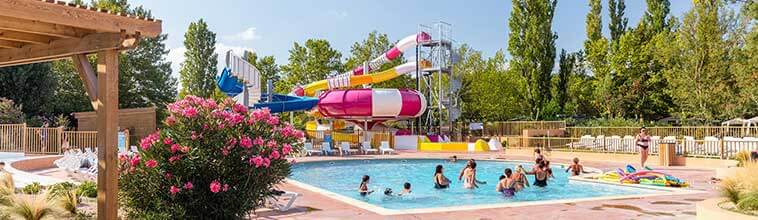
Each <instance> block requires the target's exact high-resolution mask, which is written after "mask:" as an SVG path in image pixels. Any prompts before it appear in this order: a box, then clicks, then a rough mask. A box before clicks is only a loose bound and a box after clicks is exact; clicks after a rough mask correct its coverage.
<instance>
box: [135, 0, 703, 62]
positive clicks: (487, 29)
mask: <svg viewBox="0 0 758 220" xmlns="http://www.w3.org/2000/svg"><path fill="white" fill-rule="evenodd" d="M602 2H603V4H604V5H603V14H604V17H603V25H604V27H603V31H604V32H605V34H606V35H608V34H609V33H608V28H607V25H608V20H609V18H608V15H607V13H608V7H607V5H606V4H607V1H605V0H603V1H602ZM671 2H672V3H671V14H672V15H675V16H677V17H681V16H682V14H684V12H686V11H687V10H689V9H690V8H691V7H692V1H690V0H671ZM130 3H131V4H132V6H137V5H143V6H144V7H146V8H147V9H150V10H152V13H153V15H154V16H155V17H156V18H158V19H161V20H163V33H166V34H168V40H167V41H166V44H167V48H169V49H170V50H171V51H170V53H169V55H168V57H167V59H168V60H169V61H171V62H172V69H173V74H175V76H178V72H179V66H180V63H181V62H182V61H183V60H184V58H183V53H184V51H185V49H184V46H183V44H182V41H183V40H184V33H185V32H186V30H187V27H188V26H189V24H190V23H191V22H194V21H197V20H199V19H204V20H205V21H206V22H207V23H208V25H209V28H210V30H211V31H213V32H215V33H216V41H217V45H216V51H217V52H218V53H219V59H221V60H220V61H219V66H221V65H222V63H223V57H224V56H223V55H222V54H223V53H224V52H226V51H227V50H230V49H231V50H234V51H235V53H237V54H239V55H241V53H242V51H243V50H251V51H254V52H256V53H257V54H258V55H259V56H268V55H273V56H274V57H275V58H276V61H277V63H278V64H286V63H287V59H288V57H289V50H290V49H291V48H292V45H293V43H294V42H301V43H302V42H304V41H305V40H307V39H310V38H320V39H326V40H328V41H329V42H330V43H331V46H332V47H333V48H336V49H337V50H339V51H340V52H342V58H343V60H344V59H346V58H347V57H348V56H349V54H350V46H351V45H352V44H353V43H355V42H358V41H362V40H364V39H365V38H366V37H367V36H368V33H369V32H371V31H374V30H376V31H378V32H380V33H385V34H387V35H388V36H389V37H390V39H391V40H393V41H396V40H399V39H401V38H403V37H406V36H408V35H411V34H414V33H416V32H417V31H418V26H419V24H430V23H433V22H437V21H444V22H447V23H450V24H451V25H452V35H453V39H454V40H455V41H456V43H457V44H463V43H465V44H468V45H470V46H471V47H472V48H474V49H476V50H479V51H482V52H483V53H484V55H485V56H486V57H488V56H492V55H494V54H495V53H496V52H497V51H498V50H506V49H507V46H508V18H509V17H510V13H511V1H509V0H476V1H472V0H469V1H466V0H435V1H420V0H383V1H367V0H353V1H349V0H343V1H338V0H319V1H308V0H302V1H294V0H278V1H273V0H270V1H264V0H217V1H207V0H206V1H199V0H183V1H179V0H132V1H130ZM626 5H627V6H626V16H627V17H628V18H629V26H634V25H636V24H637V23H638V21H639V20H640V18H641V17H642V15H643V13H644V11H645V9H646V5H645V1H643V0H627V1H626ZM588 11H589V6H588V3H587V1H585V0H559V1H558V6H557V9H556V14H555V17H554V20H553V31H555V32H557V34H558V39H557V40H556V47H557V50H558V51H560V49H562V48H563V49H566V50H567V51H577V50H580V49H581V48H582V47H583V42H584V40H585V38H586V36H585V35H586V34H585V17H586V14H587V12H588ZM410 53H413V51H410ZM220 70H221V69H219V71H220Z"/></svg>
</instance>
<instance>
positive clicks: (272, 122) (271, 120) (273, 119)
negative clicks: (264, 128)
mask: <svg viewBox="0 0 758 220" xmlns="http://www.w3.org/2000/svg"><path fill="white" fill-rule="evenodd" d="M266 123H268V124H269V125H278V124H279V118H278V117H270V118H269V119H268V120H266Z"/></svg>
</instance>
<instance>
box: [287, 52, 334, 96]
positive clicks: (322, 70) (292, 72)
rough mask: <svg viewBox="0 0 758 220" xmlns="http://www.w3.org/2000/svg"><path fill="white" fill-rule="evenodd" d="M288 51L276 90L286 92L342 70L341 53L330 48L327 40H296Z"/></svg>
mask: <svg viewBox="0 0 758 220" xmlns="http://www.w3.org/2000/svg"><path fill="white" fill-rule="evenodd" d="M289 52H290V57H289V63H288V64H287V65H284V66H282V67H281V70H282V72H283V73H284V79H283V80H280V81H279V83H277V91H278V92H282V93H288V92H289V91H290V90H291V89H292V88H294V86H295V85H305V84H307V83H311V82H315V81H317V80H322V79H326V78H327V76H328V75H330V74H337V73H341V72H342V71H343V65H342V62H341V60H340V59H341V58H342V54H340V52H339V51H337V50H336V49H334V48H332V47H331V45H330V44H329V41H326V40H322V39H308V40H306V41H305V45H301V44H299V43H297V42H296V43H295V44H294V45H293V46H292V49H290V51H289Z"/></svg>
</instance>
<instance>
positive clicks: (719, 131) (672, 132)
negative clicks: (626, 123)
mask: <svg viewBox="0 0 758 220" xmlns="http://www.w3.org/2000/svg"><path fill="white" fill-rule="evenodd" d="M646 129H647V133H648V134H650V135H652V136H661V137H665V136H674V137H680V138H682V137H685V136H692V137H695V138H697V139H703V138H705V137H707V136H714V137H757V136H758V127H726V126H681V127H647V128H646ZM639 131H640V128H639V127H566V133H568V136H569V137H581V136H583V135H592V136H597V135H605V136H613V135H618V136H624V135H636V134H637V133H639Z"/></svg>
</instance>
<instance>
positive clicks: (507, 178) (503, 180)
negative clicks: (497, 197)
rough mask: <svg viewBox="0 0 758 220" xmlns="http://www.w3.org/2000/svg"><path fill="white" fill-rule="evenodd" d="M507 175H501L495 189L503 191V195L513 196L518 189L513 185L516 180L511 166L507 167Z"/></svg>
mask: <svg viewBox="0 0 758 220" xmlns="http://www.w3.org/2000/svg"><path fill="white" fill-rule="evenodd" d="M504 173H505V175H501V176H500V182H498V183H497V186H496V187H495V190H496V191H498V192H500V193H503V196H506V197H511V196H513V195H515V193H516V189H515V188H514V187H513V184H514V181H513V179H512V178H511V177H512V171H511V169H510V168H505V172H504Z"/></svg>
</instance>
